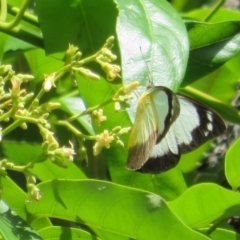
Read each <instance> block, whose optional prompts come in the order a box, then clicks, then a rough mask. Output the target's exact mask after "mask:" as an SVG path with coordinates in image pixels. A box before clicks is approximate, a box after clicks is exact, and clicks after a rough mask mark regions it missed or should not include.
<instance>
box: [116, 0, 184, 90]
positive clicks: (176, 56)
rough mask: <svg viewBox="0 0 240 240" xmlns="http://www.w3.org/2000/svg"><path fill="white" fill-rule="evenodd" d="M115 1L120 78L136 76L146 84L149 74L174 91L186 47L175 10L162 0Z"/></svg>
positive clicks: (182, 64) (181, 27) (134, 77)
mask: <svg viewBox="0 0 240 240" xmlns="http://www.w3.org/2000/svg"><path fill="white" fill-rule="evenodd" d="M116 2H117V4H118V8H119V17H118V22H117V35H118V41H119V45H120V51H121V56H122V71H123V82H124V83H129V82H132V81H133V80H136V79H137V80H138V81H140V83H141V85H143V86H147V85H148V83H149V78H148V75H149V74H151V76H152V78H153V82H154V83H155V85H161V86H166V87H168V88H170V89H172V90H173V91H176V90H177V89H178V87H179V85H180V84H181V81H182V78H183V76H184V74H185V69H186V64H187V59H188V51H189V46H188V37H187V33H186V29H185V25H184V24H183V21H182V19H181V17H180V16H179V14H178V13H177V12H176V11H175V10H174V8H173V7H172V6H171V5H170V4H169V3H168V2H167V1H165V0H162V1H158V0H148V1H140V0H133V1H124V0H117V1H116ZM145 61H146V62H145ZM148 68H149V70H150V73H149V70H148Z"/></svg>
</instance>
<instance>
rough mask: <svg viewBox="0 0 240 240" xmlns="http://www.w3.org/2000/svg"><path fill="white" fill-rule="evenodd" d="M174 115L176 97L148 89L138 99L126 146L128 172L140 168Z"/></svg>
mask: <svg viewBox="0 0 240 240" xmlns="http://www.w3.org/2000/svg"><path fill="white" fill-rule="evenodd" d="M178 114H179V103H178V100H177V98H176V95H175V94H173V93H172V91H171V90H169V89H167V88H165V87H152V88H150V89H148V90H147V91H146V92H145V93H143V94H142V95H141V96H140V98H139V101H138V106H137V113H136V119H135V122H134V125H133V128H132V132H131V134H130V138H129V142H128V148H129V153H128V161H127V166H126V167H127V168H128V169H131V170H138V169H140V168H141V167H142V166H143V164H144V163H145V162H146V161H147V160H148V158H149V156H150V154H151V152H152V151H153V148H154V146H155V144H156V143H157V142H159V141H161V139H162V138H163V137H164V136H165V134H166V132H167V131H168V129H169V127H170V126H171V124H172V123H173V122H174V120H175V119H176V118H177V116H178Z"/></svg>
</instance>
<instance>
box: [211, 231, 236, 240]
mask: <svg viewBox="0 0 240 240" xmlns="http://www.w3.org/2000/svg"><path fill="white" fill-rule="evenodd" d="M210 236H211V238H212V239H213V240H226V239H227V240H238V239H240V235H239V234H238V233H236V232H233V231H229V230H226V229H221V228H218V229H216V230H215V231H214V232H213V233H211V234H210Z"/></svg>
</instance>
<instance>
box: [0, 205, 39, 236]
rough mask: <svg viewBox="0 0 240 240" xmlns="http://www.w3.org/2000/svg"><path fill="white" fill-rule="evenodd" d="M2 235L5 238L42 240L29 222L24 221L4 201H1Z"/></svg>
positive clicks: (0, 231) (0, 228)
mask: <svg viewBox="0 0 240 240" xmlns="http://www.w3.org/2000/svg"><path fill="white" fill-rule="evenodd" d="M0 216H1V218H0V235H1V237H3V238H4V239H11V240H15V239H16V240H17V239H19V238H20V239H21V238H24V239H29V240H34V239H36V240H41V239H42V238H41V237H40V236H39V235H38V234H37V233H36V231H34V230H33V229H31V227H30V226H29V225H28V224H27V222H25V221H23V220H22V219H21V218H20V217H19V216H18V215H17V214H16V213H14V212H13V211H11V209H10V208H9V207H8V206H7V204H5V203H4V202H3V201H1V202H0Z"/></svg>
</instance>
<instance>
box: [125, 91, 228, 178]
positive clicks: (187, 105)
mask: <svg viewBox="0 0 240 240" xmlns="http://www.w3.org/2000/svg"><path fill="white" fill-rule="evenodd" d="M225 130H226V125H225V123H224V121H223V120H222V118H221V117H220V116H219V115H218V114H217V113H216V112H215V111H213V110H212V109H210V108H209V107H207V106H206V105H204V104H202V103H200V102H198V101H196V100H194V99H191V98H189V97H186V96H184V95H181V94H176V93H174V92H172V91H171V90H170V89H168V88H167V87H163V86H151V87H148V88H147V90H146V91H145V92H144V93H143V94H142V95H141V96H140V98H139V100H138V105H137V112H136V117H135V122H134V124H133V127H132V131H131V134H130V137H129V141H128V146H127V147H128V149H129V151H128V159H127V165H126V168H127V169H130V170H134V171H139V172H143V173H154V174H156V173H161V172H164V171H167V170H169V169H171V168H173V167H174V166H176V165H177V163H178V162H179V159H180V156H181V154H183V153H188V152H190V151H192V150H194V149H196V148H197V147H199V146H200V145H202V144H203V143H205V142H206V141H208V140H210V139H212V138H214V137H217V136H219V135H221V134H222V133H223V132H224V131H225Z"/></svg>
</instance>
